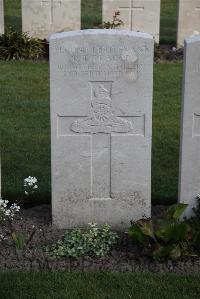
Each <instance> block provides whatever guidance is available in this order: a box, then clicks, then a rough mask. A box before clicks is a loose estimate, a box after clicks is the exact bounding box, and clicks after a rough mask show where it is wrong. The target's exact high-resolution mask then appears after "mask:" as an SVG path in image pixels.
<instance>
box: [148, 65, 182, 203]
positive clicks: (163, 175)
mask: <svg viewBox="0 0 200 299" xmlns="http://www.w3.org/2000/svg"><path fill="white" fill-rule="evenodd" d="M181 85H182V64H181V63H178V64H173V63H170V64H158V65H155V67H154V102H153V148H152V156H153V158H152V198H153V202H154V203H155V202H163V203H164V202H166V203H170V202H172V201H175V200H176V199H177V187H178V164H179V134H180V108H181V103H180V100H181Z"/></svg>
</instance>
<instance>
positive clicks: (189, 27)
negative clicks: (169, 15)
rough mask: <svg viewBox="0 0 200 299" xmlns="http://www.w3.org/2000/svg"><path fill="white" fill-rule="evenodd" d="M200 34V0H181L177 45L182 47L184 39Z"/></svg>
mask: <svg viewBox="0 0 200 299" xmlns="http://www.w3.org/2000/svg"><path fill="white" fill-rule="evenodd" d="M198 32H199V34H200V0H179V7H178V29H177V47H182V46H183V44H184V39H185V38H186V37H190V36H191V35H194V34H196V33H198Z"/></svg>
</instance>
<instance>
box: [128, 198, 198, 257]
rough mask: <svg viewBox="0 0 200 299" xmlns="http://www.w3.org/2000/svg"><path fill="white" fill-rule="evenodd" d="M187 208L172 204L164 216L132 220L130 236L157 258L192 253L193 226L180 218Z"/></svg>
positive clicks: (179, 204) (182, 205) (180, 204)
mask: <svg viewBox="0 0 200 299" xmlns="http://www.w3.org/2000/svg"><path fill="white" fill-rule="evenodd" d="M186 208H187V205H186V204H182V203H178V204H174V205H172V206H170V207H169V208H168V210H167V212H166V214H165V216H164V217H163V218H160V219H156V220H152V219H140V220H138V221H136V222H132V226H131V228H130V230H129V236H130V237H131V238H132V239H133V241H135V242H136V243H137V244H139V245H140V246H142V247H144V248H145V249H146V250H147V253H148V255H149V256H151V257H153V258H154V259H156V260H159V259H160V258H162V257H166V258H169V259H172V260H176V259H178V258H180V257H181V256H185V255H189V254H190V253H191V242H192V237H193V235H194V232H193V234H192V227H191V225H190V224H189V222H188V221H186V220H185V221H181V220H180V218H181V216H182V214H183V212H184V211H185V209H186Z"/></svg>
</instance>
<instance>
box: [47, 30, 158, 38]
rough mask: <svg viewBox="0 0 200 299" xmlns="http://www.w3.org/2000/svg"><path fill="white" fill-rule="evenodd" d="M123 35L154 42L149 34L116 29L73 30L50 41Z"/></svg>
mask: <svg viewBox="0 0 200 299" xmlns="http://www.w3.org/2000/svg"><path fill="white" fill-rule="evenodd" d="M95 34H96V35H100V34H102V35H103V34H104V35H121V36H123V35H124V36H131V37H141V38H145V39H149V40H153V36H152V35H150V34H148V33H143V32H135V31H130V30H115V29H86V30H73V31H65V32H59V33H54V34H52V35H50V37H49V41H53V40H57V39H62V38H65V37H75V36H84V35H95Z"/></svg>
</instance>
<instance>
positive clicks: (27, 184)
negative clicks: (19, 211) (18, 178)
mask: <svg viewBox="0 0 200 299" xmlns="http://www.w3.org/2000/svg"><path fill="white" fill-rule="evenodd" d="M37 182H38V180H37V179H36V177H32V176H29V177H27V178H26V179H24V189H25V195H31V194H33V193H34V192H35V191H36V189H38V185H37Z"/></svg>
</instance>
